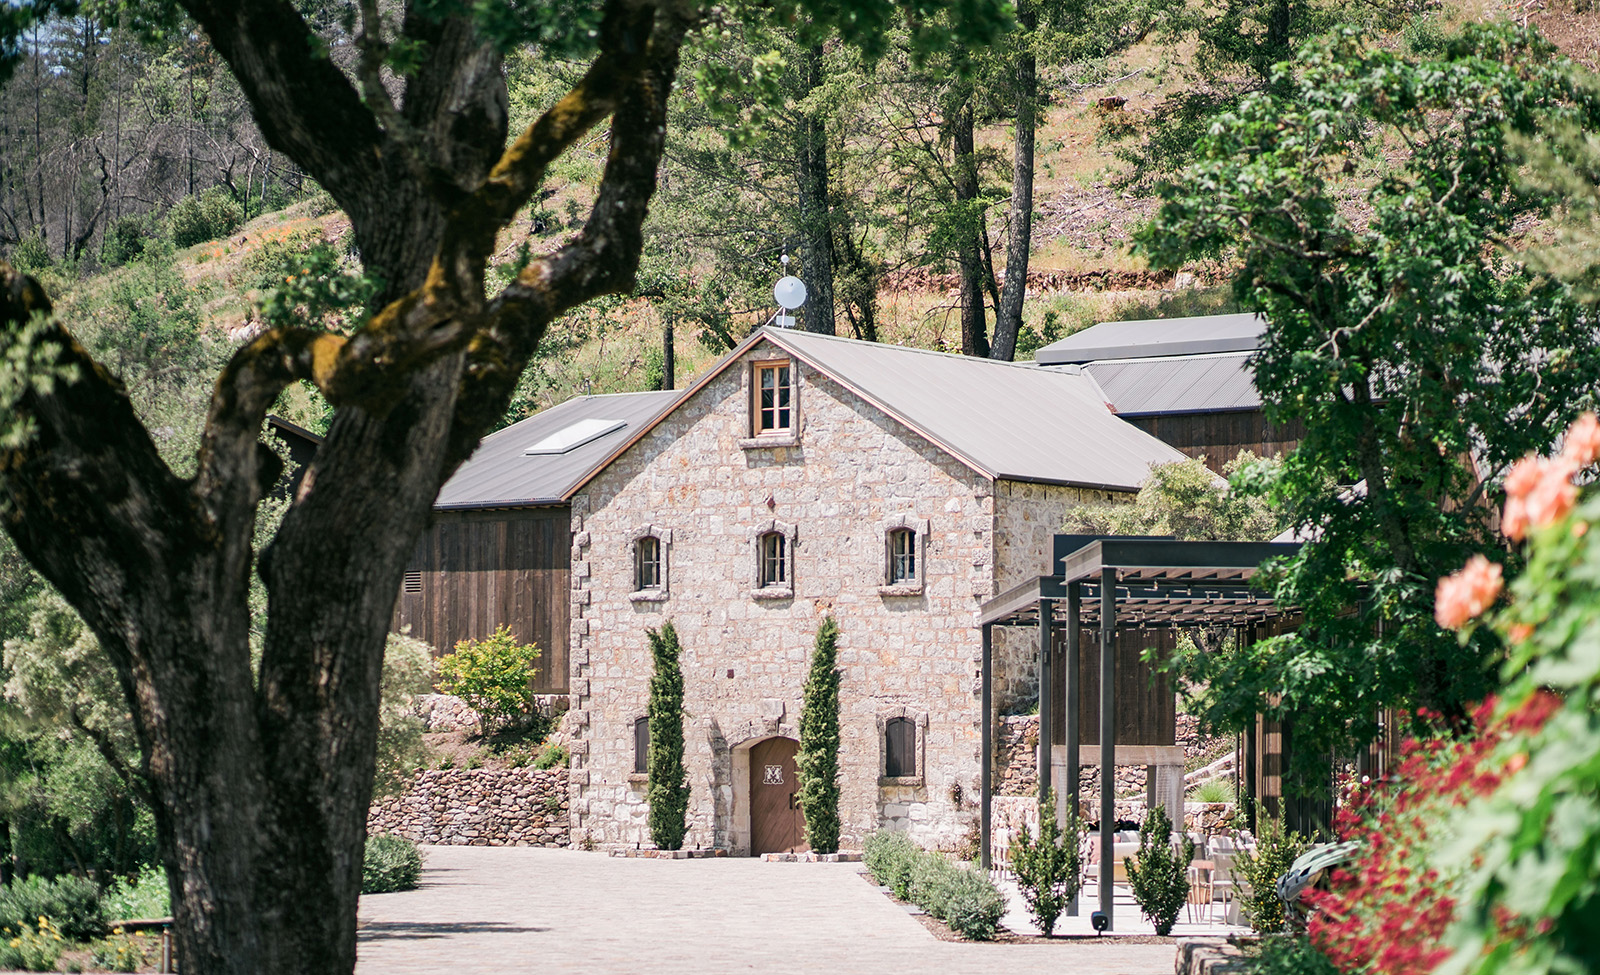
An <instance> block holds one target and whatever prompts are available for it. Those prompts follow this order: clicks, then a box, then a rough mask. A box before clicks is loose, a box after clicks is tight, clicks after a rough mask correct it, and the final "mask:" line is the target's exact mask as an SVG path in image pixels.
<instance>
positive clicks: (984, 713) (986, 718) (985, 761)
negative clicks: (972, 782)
mask: <svg viewBox="0 0 1600 975" xmlns="http://www.w3.org/2000/svg"><path fill="white" fill-rule="evenodd" d="M993 641H994V624H993V623H985V624H983V662H982V665H981V666H982V672H981V673H980V674H979V679H980V681H981V682H982V684H983V690H982V692H981V693H982V698H981V700H980V702H979V705H978V708H979V714H980V715H981V717H980V718H979V721H978V724H979V727H980V729H981V730H980V731H979V733H978V736H979V741H980V744H979V746H978V747H979V748H980V749H981V750H982V752H983V758H982V761H981V762H979V765H980V766H981V772H980V774H981V775H982V776H983V782H982V783H981V784H980V785H979V787H978V793H979V795H980V797H981V799H980V802H979V807H978V832H979V833H980V834H982V837H983V844H982V849H981V850H980V851H979V852H980V853H981V857H980V859H981V864H980V865H981V866H982V867H983V869H984V870H989V869H992V864H991V862H990V858H989V847H990V838H991V836H992V835H993V833H992V829H991V823H990V821H989V807H990V805H991V804H992V800H993V798H994V786H993V784H992V782H991V779H992V778H993V777H994V714H993V710H992V708H991V700H992V698H993V693H994V692H993V691H991V690H990V687H989V685H990V678H991V677H992V676H993V674H992V673H991V670H992V662H993V657H994V653H993Z"/></svg>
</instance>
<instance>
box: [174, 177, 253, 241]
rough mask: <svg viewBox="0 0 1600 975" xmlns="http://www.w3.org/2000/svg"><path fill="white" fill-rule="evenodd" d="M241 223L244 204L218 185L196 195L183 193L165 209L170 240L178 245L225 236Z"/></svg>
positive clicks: (242, 221)
mask: <svg viewBox="0 0 1600 975" xmlns="http://www.w3.org/2000/svg"><path fill="white" fill-rule="evenodd" d="M243 223H244V207H241V206H240V205H239V201H238V200H235V199H234V198H233V196H232V195H231V194H230V193H229V192H228V191H227V190H225V189H223V188H222V187H220V186H213V187H212V188H211V189H209V190H206V191H205V192H203V193H201V194H199V195H198V196H186V197H184V198H183V199H181V200H179V201H178V202H177V203H175V204H173V206H172V209H171V210H170V211H168V212H167V227H168V228H169V231H170V233H171V236H172V242H173V243H174V244H175V245H177V246H179V247H192V246H194V245H195V244H200V243H204V242H205V241H208V240H216V239H217V238H218V237H225V236H227V235H228V234H231V233H233V232H234V231H235V230H238V229H239V227H240V225H241V224H243Z"/></svg>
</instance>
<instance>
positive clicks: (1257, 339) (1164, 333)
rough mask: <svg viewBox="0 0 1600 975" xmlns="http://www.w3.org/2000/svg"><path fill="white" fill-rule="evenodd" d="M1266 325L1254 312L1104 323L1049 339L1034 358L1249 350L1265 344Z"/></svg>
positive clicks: (1050, 361) (1046, 361) (1050, 360)
mask: <svg viewBox="0 0 1600 975" xmlns="http://www.w3.org/2000/svg"><path fill="white" fill-rule="evenodd" d="M1266 327H1267V326H1266V319H1264V318H1262V317H1261V316H1259V315H1254V314H1238V315H1197V316H1194V317H1190V318H1151V319H1144V320H1141V321H1133V322H1101V323H1100V324H1098V325H1094V326H1091V327H1089V328H1086V329H1084V330H1083V331H1081V332H1077V333H1074V334H1072V335H1069V336H1067V337H1066V338H1064V339H1061V340H1059V341H1056V342H1052V343H1050V344H1049V345H1047V346H1045V347H1044V348H1042V349H1040V350H1039V351H1038V352H1037V353H1035V355H1034V359H1035V361H1037V362H1038V363H1039V364H1040V365H1044V366H1050V365H1061V364H1064V363H1075V362H1076V363H1083V362H1093V361H1095V360H1097V359H1132V358H1148V357H1151V356H1172V355H1197V354H1201V353H1208V352H1250V351H1254V350H1255V349H1258V348H1260V347H1261V333H1262V332H1263V331H1264V330H1265V329H1266Z"/></svg>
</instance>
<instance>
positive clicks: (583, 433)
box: [522, 417, 628, 457]
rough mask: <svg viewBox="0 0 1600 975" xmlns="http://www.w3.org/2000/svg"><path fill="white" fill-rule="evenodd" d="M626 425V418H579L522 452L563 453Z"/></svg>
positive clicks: (534, 453)
mask: <svg viewBox="0 0 1600 975" xmlns="http://www.w3.org/2000/svg"><path fill="white" fill-rule="evenodd" d="M627 425H628V421H627V420H607V419H603V418H601V417H591V418H589V419H587V420H579V421H578V422H576V423H571V424H568V425H567V426H564V427H562V428H561V429H560V430H557V431H556V432H555V433H552V434H551V435H550V436H548V437H545V438H544V439H543V440H541V441H539V442H538V443H536V444H534V445H533V446H532V447H529V448H528V449H527V450H524V451H523V452H522V453H523V456H525V457H532V456H534V455H536V454H564V453H566V452H567V451H569V450H574V449H576V448H578V447H582V446H583V445H584V444H586V443H592V442H593V441H596V440H599V439H600V438H601V437H603V436H605V435H606V434H608V433H614V432H616V431H618V430H621V429H622V428H623V427H625V426H627Z"/></svg>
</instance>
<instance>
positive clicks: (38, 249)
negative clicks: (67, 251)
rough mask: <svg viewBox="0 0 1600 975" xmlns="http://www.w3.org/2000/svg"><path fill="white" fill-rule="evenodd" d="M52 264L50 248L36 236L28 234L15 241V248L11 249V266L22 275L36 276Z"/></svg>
mask: <svg viewBox="0 0 1600 975" xmlns="http://www.w3.org/2000/svg"><path fill="white" fill-rule="evenodd" d="M52 263H53V262H52V261H51V260H50V248H49V247H47V246H46V245H45V242H44V239H43V238H42V237H40V236H39V235H38V234H36V233H35V234H29V235H28V236H26V237H24V238H22V239H21V240H19V241H17V246H16V247H13V248H12V249H11V264H12V266H14V267H15V268H16V269H17V270H19V271H21V272H23V273H24V274H37V273H38V272H40V271H43V270H44V269H45V268H48V267H49V266H50V265H51V264H52Z"/></svg>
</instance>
